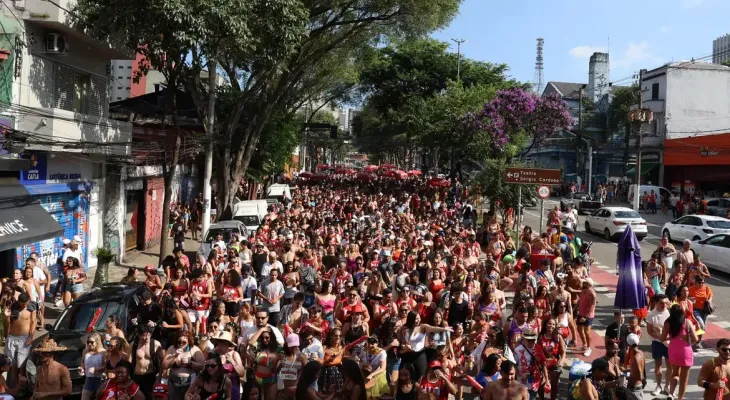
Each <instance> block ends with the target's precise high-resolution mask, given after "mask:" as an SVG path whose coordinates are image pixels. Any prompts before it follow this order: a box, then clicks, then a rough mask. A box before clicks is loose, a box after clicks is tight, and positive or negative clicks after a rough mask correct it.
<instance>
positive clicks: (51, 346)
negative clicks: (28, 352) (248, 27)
mask: <svg viewBox="0 0 730 400" xmlns="http://www.w3.org/2000/svg"><path fill="white" fill-rule="evenodd" d="M66 350H68V349H67V348H66V347H64V346H59V345H58V344H56V341H55V340H53V339H48V340H46V341H44V342H42V343H41V344H40V345H39V346H38V347H36V348H35V349H33V352H34V353H55V352H58V351H66Z"/></svg>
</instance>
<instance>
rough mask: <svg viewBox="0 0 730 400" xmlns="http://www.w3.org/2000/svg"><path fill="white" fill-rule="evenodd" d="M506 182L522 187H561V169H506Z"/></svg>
mask: <svg viewBox="0 0 730 400" xmlns="http://www.w3.org/2000/svg"><path fill="white" fill-rule="evenodd" d="M504 181H505V182H506V183H518V184H521V185H559V184H560V182H561V179H560V170H559V169H543V168H522V167H509V168H507V169H505V173H504Z"/></svg>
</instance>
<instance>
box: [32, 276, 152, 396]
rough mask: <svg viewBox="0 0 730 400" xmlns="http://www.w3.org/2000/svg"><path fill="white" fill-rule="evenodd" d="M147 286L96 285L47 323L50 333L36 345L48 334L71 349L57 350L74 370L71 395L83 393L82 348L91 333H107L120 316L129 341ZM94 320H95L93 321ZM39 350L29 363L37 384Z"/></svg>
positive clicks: (65, 362) (62, 362)
mask: <svg viewBox="0 0 730 400" xmlns="http://www.w3.org/2000/svg"><path fill="white" fill-rule="evenodd" d="M145 290H146V289H145V286H144V285H141V284H132V285H123V284H119V283H115V284H106V285H103V286H101V287H98V288H93V289H91V290H90V291H88V292H86V293H84V294H82V295H81V297H79V298H78V299H76V300H74V301H73V302H72V303H71V304H69V305H68V307H66V309H65V310H64V311H63V312H62V313H61V316H60V317H59V318H58V319H57V320H56V323H55V324H53V325H51V324H47V325H46V326H45V328H46V330H47V331H48V333H47V334H45V335H43V336H41V337H39V338H37V339H36V340H35V341H34V342H33V345H32V348H35V347H36V346H38V345H39V344H40V343H41V342H42V341H44V340H45V339H46V337H50V338H51V339H53V340H55V341H56V343H57V344H58V345H60V346H64V347H66V349H67V350H65V351H62V352H60V353H57V354H56V361H58V362H59V363H61V364H63V365H65V366H66V367H67V368H68V370H69V372H70V373H71V385H72V389H71V395H72V396H76V395H80V394H81V391H82V389H83V387H84V379H85V377H84V375H81V374H80V373H79V370H80V368H81V352H82V351H83V350H84V347H85V344H86V339H87V337H88V335H90V334H91V333H94V332H99V333H102V335H103V333H104V331H105V330H106V320H107V318H108V317H109V316H111V315H117V316H119V318H120V320H121V321H122V329H123V330H124V332H125V335H126V338H127V340H128V341H130V343H131V341H133V340H134V337H135V336H136V334H135V329H133V325H132V322H131V319H132V318H133V314H134V312H135V310H137V308H138V305H139V304H140V296H141V295H142V292H144V291H145ZM92 323H93V324H92ZM36 354H37V353H35V354H34V353H31V357H29V358H28V362H27V364H26V370H27V375H28V381H29V383H30V384H32V385H34V384H35V372H36V367H35V366H36V364H37V362H38V359H37V356H36Z"/></svg>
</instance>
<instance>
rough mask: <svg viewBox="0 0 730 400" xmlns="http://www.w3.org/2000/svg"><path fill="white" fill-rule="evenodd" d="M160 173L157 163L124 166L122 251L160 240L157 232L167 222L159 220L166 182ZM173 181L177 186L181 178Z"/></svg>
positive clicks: (150, 245) (149, 245)
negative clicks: (152, 164) (154, 164)
mask: <svg viewBox="0 0 730 400" xmlns="http://www.w3.org/2000/svg"><path fill="white" fill-rule="evenodd" d="M161 174H162V168H161V167H157V166H137V167H127V170H126V178H127V179H126V183H125V185H124V189H125V194H124V198H125V202H124V204H125V209H124V243H125V245H124V251H130V250H144V249H148V248H150V247H153V246H155V245H157V244H159V243H160V235H161V234H162V231H163V229H164V227H166V226H167V223H164V224H163V221H162V203H163V200H164V198H165V182H164V180H163V179H162V177H160V176H159V175H161ZM176 176H177V177H179V174H178V175H176ZM173 184H174V185H173V186H177V187H178V188H179V187H180V179H178V180H177V181H176V182H173ZM173 193H175V192H174V191H173Z"/></svg>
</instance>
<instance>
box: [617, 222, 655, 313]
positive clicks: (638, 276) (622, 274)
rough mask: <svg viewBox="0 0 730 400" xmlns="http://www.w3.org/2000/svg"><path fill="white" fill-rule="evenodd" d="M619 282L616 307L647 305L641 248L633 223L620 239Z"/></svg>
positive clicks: (640, 306)
mask: <svg viewBox="0 0 730 400" xmlns="http://www.w3.org/2000/svg"><path fill="white" fill-rule="evenodd" d="M616 261H617V264H618V284H617V285H616V300H615V301H614V303H613V304H614V307H616V308H618V309H629V310H637V309H640V308H644V307H646V305H647V302H646V292H645V291H644V275H643V273H642V270H641V248H640V247H639V241H638V240H637V239H636V235H635V234H634V231H633V230H632V229H631V225H627V226H626V230H625V231H624V233H623V234H622V235H621V239H620V240H619V241H618V254H617V260H616Z"/></svg>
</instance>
